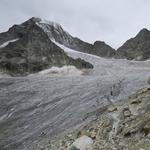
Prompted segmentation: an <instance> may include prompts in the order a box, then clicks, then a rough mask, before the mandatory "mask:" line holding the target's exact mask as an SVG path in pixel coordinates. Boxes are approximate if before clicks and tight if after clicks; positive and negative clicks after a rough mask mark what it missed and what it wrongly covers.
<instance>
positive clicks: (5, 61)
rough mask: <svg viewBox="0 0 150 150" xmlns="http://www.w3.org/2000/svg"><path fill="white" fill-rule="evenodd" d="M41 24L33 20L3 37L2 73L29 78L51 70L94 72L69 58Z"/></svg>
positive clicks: (0, 38) (0, 48) (0, 40)
mask: <svg viewBox="0 0 150 150" xmlns="http://www.w3.org/2000/svg"><path fill="white" fill-rule="evenodd" d="M38 21H39V19H38V18H31V19H29V20H28V21H26V22H24V23H23V24H21V25H14V26H13V27H11V28H10V29H9V30H8V32H5V33H1V34H0V70H2V71H4V72H7V73H9V74H11V75H26V74H29V73H34V72H38V71H41V70H43V69H46V68H49V67H52V66H58V67H62V66H63V65H73V66H75V67H77V68H79V69H82V68H93V66H92V65H91V64H90V63H88V62H85V61H84V60H81V59H76V60H75V59H73V58H71V57H69V56H67V54H66V53H65V52H64V51H63V50H62V49H61V48H59V47H58V46H57V45H55V44H54V43H53V42H52V41H51V40H50V38H49V37H48V35H47V34H46V33H45V32H44V31H43V29H42V28H40V27H39V26H38V25H37V22H38Z"/></svg>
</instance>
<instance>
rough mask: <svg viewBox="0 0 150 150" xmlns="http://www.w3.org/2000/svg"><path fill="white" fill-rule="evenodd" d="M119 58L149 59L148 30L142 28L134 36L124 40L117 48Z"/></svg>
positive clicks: (149, 41) (149, 40) (149, 35)
mask: <svg viewBox="0 0 150 150" xmlns="http://www.w3.org/2000/svg"><path fill="white" fill-rule="evenodd" d="M117 53H118V56H119V58H127V59H130V60H132V59H134V60H147V59H150V31H149V30H147V29H145V28H144V29H142V30H141V31H140V32H139V33H138V34H137V35H136V36H135V37H134V38H131V39H129V40H128V41H126V42H125V43H124V44H123V46H121V47H120V48H119V49H118V50H117Z"/></svg>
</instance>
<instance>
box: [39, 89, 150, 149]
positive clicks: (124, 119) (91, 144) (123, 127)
mask: <svg viewBox="0 0 150 150" xmlns="http://www.w3.org/2000/svg"><path fill="white" fill-rule="evenodd" d="M149 100H150V88H144V89H141V90H139V91H137V92H136V93H135V94H133V95H131V96H129V98H128V99H127V100H125V101H119V102H116V103H113V104H111V105H109V106H107V107H105V108H104V109H103V111H101V112H99V113H98V114H97V119H96V120H95V121H92V122H91V123H90V124H88V125H87V126H85V127H84V128H82V129H80V130H78V131H76V132H73V133H70V134H68V135H66V136H62V137H59V138H55V139H53V140H51V141H49V143H47V144H46V143H44V146H42V144H43V143H42V144H41V145H40V146H38V147H36V149H38V148H39V147H40V148H43V150H44V149H47V150H56V149H57V150H61V149H63V150H149V149H150V101H149ZM45 145H46V146H45Z"/></svg>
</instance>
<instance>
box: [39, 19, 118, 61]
mask: <svg viewBox="0 0 150 150" xmlns="http://www.w3.org/2000/svg"><path fill="white" fill-rule="evenodd" d="M37 24H38V25H39V26H40V27H41V28H42V29H43V30H44V31H45V32H46V33H47V35H48V36H49V38H50V39H53V40H55V41H56V42H58V43H60V44H62V45H64V46H66V47H68V48H71V49H74V50H77V51H80V52H85V53H89V54H94V55H97V56H101V57H109V58H110V57H114V56H115V53H116V51H115V50H114V49H113V48H111V47H110V46H109V45H107V44H106V43H105V42H102V41H96V42H95V43H94V44H90V43H87V42H84V41H82V40H80V39H79V38H76V37H73V36H71V35H70V34H69V33H68V32H66V31H65V30H64V29H63V28H62V27H61V26H60V25H59V24H56V23H54V22H49V21H42V20H41V19H40V20H39V21H38V22H37Z"/></svg>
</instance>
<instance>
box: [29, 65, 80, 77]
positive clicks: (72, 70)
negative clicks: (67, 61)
mask: <svg viewBox="0 0 150 150" xmlns="http://www.w3.org/2000/svg"><path fill="white" fill-rule="evenodd" d="M82 74H83V71H82V70H79V69H77V68H76V67H74V66H63V67H61V68H59V67H52V68H50V69H46V70H43V71H40V72H38V73H36V74H31V75H29V76H34V75H38V76H56V75H60V76H61V75H62V76H78V75H82Z"/></svg>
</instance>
